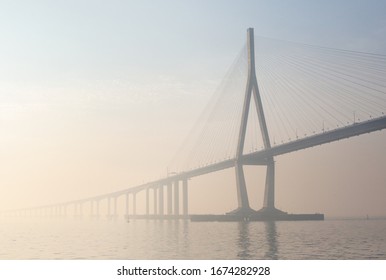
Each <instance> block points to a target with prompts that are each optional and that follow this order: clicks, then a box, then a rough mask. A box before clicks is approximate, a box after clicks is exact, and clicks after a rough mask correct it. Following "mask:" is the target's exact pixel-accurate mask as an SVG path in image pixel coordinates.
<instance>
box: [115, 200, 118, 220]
mask: <svg viewBox="0 0 386 280" xmlns="http://www.w3.org/2000/svg"><path fill="white" fill-rule="evenodd" d="M117 199H118V198H117V197H116V196H115V197H114V219H115V218H116V217H117V214H118V213H117Z"/></svg>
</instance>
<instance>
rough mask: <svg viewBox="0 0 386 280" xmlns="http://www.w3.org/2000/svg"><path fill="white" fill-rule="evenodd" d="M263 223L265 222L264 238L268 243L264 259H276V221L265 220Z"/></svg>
mask: <svg viewBox="0 0 386 280" xmlns="http://www.w3.org/2000/svg"><path fill="white" fill-rule="evenodd" d="M264 224H265V232H266V239H267V244H268V249H267V251H266V253H265V255H264V256H265V258H266V259H270V260H277V259H278V257H277V255H278V246H277V231H276V222H275V221H269V222H265V223H264Z"/></svg>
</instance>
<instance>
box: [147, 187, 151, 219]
mask: <svg viewBox="0 0 386 280" xmlns="http://www.w3.org/2000/svg"><path fill="white" fill-rule="evenodd" d="M149 214H150V206H149V189H148V188H147V189H146V216H149Z"/></svg>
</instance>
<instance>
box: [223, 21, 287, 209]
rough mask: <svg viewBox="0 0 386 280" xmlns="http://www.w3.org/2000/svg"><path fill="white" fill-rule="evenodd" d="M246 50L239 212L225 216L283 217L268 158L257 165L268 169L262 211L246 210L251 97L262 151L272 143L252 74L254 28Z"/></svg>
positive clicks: (238, 172) (238, 167)
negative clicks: (245, 156)
mask: <svg viewBox="0 0 386 280" xmlns="http://www.w3.org/2000/svg"><path fill="white" fill-rule="evenodd" d="M247 48H248V80H247V86H246V89H245V97H244V105H243V112H242V116H241V124H240V131H239V138H238V144H237V151H236V164H235V170H236V184H237V199H238V208H237V209H236V210H234V211H232V212H230V213H228V214H236V215H242V216H249V215H252V214H255V213H259V212H260V213H264V214H268V215H271V214H279V213H283V212H282V211H280V210H278V209H276V208H275V162H274V159H273V157H268V158H266V159H265V161H264V162H263V163H258V164H259V165H261V164H263V165H266V167H267V174H266V182H265V191H264V204H263V208H262V209H260V210H259V211H255V210H253V209H252V208H251V207H250V206H249V200H248V192H247V188H246V183H245V176H244V170H243V165H244V163H243V160H242V156H243V150H244V144H245V134H246V130H247V123H248V116H249V109H250V107H251V98H252V95H253V99H254V101H255V102H254V103H255V106H256V111H257V116H258V120H259V126H260V131H261V135H262V139H263V143H264V148H265V149H270V148H271V143H270V140H269V134H268V129H267V124H266V121H265V116H264V110H263V104H262V102H261V97H260V92H259V87H258V84H257V78H256V70H255V46H254V35H253V28H248V30H247Z"/></svg>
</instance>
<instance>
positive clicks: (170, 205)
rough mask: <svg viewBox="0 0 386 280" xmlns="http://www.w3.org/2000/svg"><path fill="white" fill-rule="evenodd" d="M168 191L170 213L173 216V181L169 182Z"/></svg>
mask: <svg viewBox="0 0 386 280" xmlns="http://www.w3.org/2000/svg"><path fill="white" fill-rule="evenodd" d="M167 192H168V198H167V200H168V215H169V216H171V215H172V214H173V206H172V203H173V186H172V183H168V187H167Z"/></svg>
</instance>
